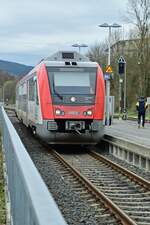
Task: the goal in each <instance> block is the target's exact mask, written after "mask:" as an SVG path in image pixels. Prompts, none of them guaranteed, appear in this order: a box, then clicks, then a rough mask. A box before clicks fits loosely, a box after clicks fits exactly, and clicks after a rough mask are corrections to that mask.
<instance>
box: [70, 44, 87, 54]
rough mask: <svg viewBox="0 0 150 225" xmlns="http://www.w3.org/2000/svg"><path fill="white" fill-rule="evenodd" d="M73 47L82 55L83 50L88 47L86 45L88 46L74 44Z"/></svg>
mask: <svg viewBox="0 0 150 225" xmlns="http://www.w3.org/2000/svg"><path fill="white" fill-rule="evenodd" d="M72 47H75V48H79V53H80V51H81V48H87V47H88V45H86V44H73V45H72Z"/></svg>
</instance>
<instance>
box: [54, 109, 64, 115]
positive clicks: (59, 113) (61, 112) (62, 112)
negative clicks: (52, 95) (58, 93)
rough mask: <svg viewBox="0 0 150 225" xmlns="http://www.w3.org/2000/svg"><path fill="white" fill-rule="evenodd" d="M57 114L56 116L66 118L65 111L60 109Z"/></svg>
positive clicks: (56, 111)
mask: <svg viewBox="0 0 150 225" xmlns="http://www.w3.org/2000/svg"><path fill="white" fill-rule="evenodd" d="M55 114H56V116H64V115H65V113H64V111H61V110H60V109H56V110H55Z"/></svg>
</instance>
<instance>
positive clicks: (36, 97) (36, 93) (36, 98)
mask: <svg viewBox="0 0 150 225" xmlns="http://www.w3.org/2000/svg"><path fill="white" fill-rule="evenodd" d="M34 88H35V91H34V95H35V100H36V104H37V105H39V98H38V87H37V80H35V81H34Z"/></svg>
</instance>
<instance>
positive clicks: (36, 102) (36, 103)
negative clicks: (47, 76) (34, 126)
mask: <svg viewBox="0 0 150 225" xmlns="http://www.w3.org/2000/svg"><path fill="white" fill-rule="evenodd" d="M34 118H35V121H36V123H38V122H39V98H38V87H37V77H34Z"/></svg>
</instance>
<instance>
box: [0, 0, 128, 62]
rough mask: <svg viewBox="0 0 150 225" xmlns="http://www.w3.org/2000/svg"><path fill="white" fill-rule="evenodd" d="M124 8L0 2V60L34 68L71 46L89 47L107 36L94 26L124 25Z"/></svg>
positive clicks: (112, 1) (111, 3) (116, 1)
mask: <svg viewBox="0 0 150 225" xmlns="http://www.w3.org/2000/svg"><path fill="white" fill-rule="evenodd" d="M126 9H127V0H5V1H4V0H0V59H3V60H8V61H15V62H19V63H24V64H28V65H35V64H36V63H37V62H38V61H39V60H40V59H41V58H43V57H44V56H48V55H51V53H54V52H56V51H57V50H61V49H62V50H72V49H73V48H72V47H71V45H72V44H74V43H85V44H87V45H88V46H89V47H90V46H91V45H92V44H94V43H95V42H98V41H102V40H105V38H106V37H107V36H108V30H107V29H103V28H99V27H98V24H102V23H104V22H107V23H114V22H115V23H119V24H125V21H124V16H125V14H126ZM124 26H125V27H126V25H124ZM83 51H85V50H83Z"/></svg>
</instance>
